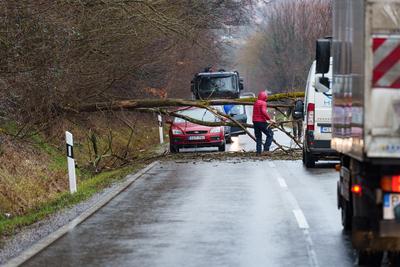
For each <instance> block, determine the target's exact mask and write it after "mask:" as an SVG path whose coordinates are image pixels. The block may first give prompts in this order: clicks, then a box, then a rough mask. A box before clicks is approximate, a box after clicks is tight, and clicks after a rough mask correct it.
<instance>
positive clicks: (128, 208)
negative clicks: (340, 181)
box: [24, 161, 354, 266]
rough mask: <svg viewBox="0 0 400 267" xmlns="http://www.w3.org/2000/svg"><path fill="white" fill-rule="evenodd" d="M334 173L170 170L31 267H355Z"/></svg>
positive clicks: (324, 168)
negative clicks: (340, 208) (339, 203)
mask: <svg viewBox="0 0 400 267" xmlns="http://www.w3.org/2000/svg"><path fill="white" fill-rule="evenodd" d="M331 167H332V165H329V164H322V165H319V167H318V168H316V169H313V170H311V171H308V170H306V169H304V168H303V166H302V164H301V162H299V161H258V162H254V161H243V162H234V161H231V162H202V163H195V162H187V163H175V162H166V163H162V164H160V165H156V166H155V167H154V168H153V169H151V170H150V171H149V172H148V173H146V174H145V175H144V176H143V177H142V178H140V179H139V180H137V181H136V182H135V183H134V184H133V185H132V186H131V187H129V188H128V189H127V190H125V191H124V192H123V193H121V194H120V195H119V196H117V197H116V198H115V199H114V200H113V201H112V202H110V203H109V204H108V205H106V206H105V207H104V208H103V209H101V210H100V211H99V212H97V213H96V214H94V215H93V216H92V217H90V218H89V219H88V220H87V221H85V222H84V223H82V224H81V225H80V226H78V227H77V228H75V229H73V230H71V231H70V232H69V233H68V234H67V235H65V236H64V237H62V238H61V239H59V240H58V241H56V242H55V243H54V244H53V245H52V246H50V247H49V248H47V249H46V250H44V251H43V252H41V253H40V254H38V255H37V256H35V257H34V258H32V259H31V260H30V261H28V262H27V263H26V264H25V265H24V266H353V262H354V257H353V253H352V250H351V247H350V243H349V241H348V239H347V237H346V236H345V235H343V234H342V228H341V224H340V214H339V211H338V210H337V208H336V195H335V194H336V192H335V190H336V181H337V173H335V171H334V170H333V169H332V168H331Z"/></svg>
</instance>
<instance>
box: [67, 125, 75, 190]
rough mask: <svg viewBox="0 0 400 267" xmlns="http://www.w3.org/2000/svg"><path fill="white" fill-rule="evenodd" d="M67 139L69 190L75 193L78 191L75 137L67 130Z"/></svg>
mask: <svg viewBox="0 0 400 267" xmlns="http://www.w3.org/2000/svg"><path fill="white" fill-rule="evenodd" d="M65 140H66V141H67V161H68V176H69V190H70V192H71V194H73V193H75V192H76V174H75V160H74V139H73V137H72V134H71V133H70V132H65Z"/></svg>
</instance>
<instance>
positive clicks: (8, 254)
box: [0, 161, 158, 267]
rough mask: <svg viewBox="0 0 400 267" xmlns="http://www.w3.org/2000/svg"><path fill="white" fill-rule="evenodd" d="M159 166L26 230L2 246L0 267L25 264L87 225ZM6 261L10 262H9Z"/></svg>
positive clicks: (152, 164)
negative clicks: (85, 222)
mask: <svg viewBox="0 0 400 267" xmlns="http://www.w3.org/2000/svg"><path fill="white" fill-rule="evenodd" d="M157 164H158V161H155V162H153V163H151V164H149V165H147V166H146V167H145V168H143V169H141V170H139V171H138V172H136V173H134V174H130V175H128V176H127V177H126V178H125V179H124V180H123V181H122V182H119V183H116V184H114V185H113V186H111V187H109V188H107V189H105V190H103V191H102V192H100V193H97V194H95V195H94V196H93V197H91V198H90V199H89V200H87V201H84V202H82V203H80V204H78V205H76V206H74V207H72V208H70V209H67V210H65V211H61V212H58V213H56V214H54V215H52V216H50V217H49V218H47V219H45V220H43V221H40V222H37V223H35V224H33V225H32V226H30V227H27V228H26V229H24V230H23V231H21V232H20V233H18V234H17V235H16V236H14V237H13V238H11V239H10V240H8V241H6V242H5V244H4V245H3V246H2V250H1V252H0V264H4V265H1V266H7V267H8V266H18V265H20V264H22V263H23V262H25V261H26V260H28V259H29V258H31V257H32V256H34V255H35V254H37V253H38V252H40V251H41V250H42V249H44V248H45V247H47V246H48V245H50V244H51V243H53V242H54V241H56V240H57V239H59V238H60V237H62V236H63V235H64V234H66V233H67V232H68V231H70V230H71V229H73V228H74V227H75V226H77V225H79V224H80V223H82V222H83V221H85V220H86V219H87V218H89V217H90V216H91V215H92V214H94V213H95V212H96V211H97V210H99V209H100V208H101V207H103V206H104V205H106V204H107V203H108V202H110V201H111V200H112V199H113V198H114V197H116V196H117V195H118V194H119V193H121V192H122V191H123V190H125V189H126V188H127V187H129V186H130V185H131V184H132V183H133V182H135V181H136V180H137V179H139V178H140V177H141V176H143V175H144V174H145V173H146V172H148V171H149V170H150V169H152V168H153V167H154V166H155V165H157ZM13 257H14V258H13ZM7 260H9V261H8V262H6V261H7Z"/></svg>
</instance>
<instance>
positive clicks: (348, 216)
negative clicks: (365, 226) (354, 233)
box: [341, 200, 353, 232]
mask: <svg viewBox="0 0 400 267" xmlns="http://www.w3.org/2000/svg"><path fill="white" fill-rule="evenodd" d="M341 206H342V209H341V211H342V225H343V230H344V231H345V232H349V231H351V228H352V216H353V213H352V210H351V205H350V203H349V202H348V201H346V200H343V202H342V205H341Z"/></svg>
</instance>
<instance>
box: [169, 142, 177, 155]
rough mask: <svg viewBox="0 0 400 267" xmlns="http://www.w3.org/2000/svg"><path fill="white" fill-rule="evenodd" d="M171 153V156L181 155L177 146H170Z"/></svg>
mask: <svg viewBox="0 0 400 267" xmlns="http://www.w3.org/2000/svg"><path fill="white" fill-rule="evenodd" d="M169 152H170V153H171V154H175V153H179V148H178V147H176V146H174V145H171V144H170V145H169Z"/></svg>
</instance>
